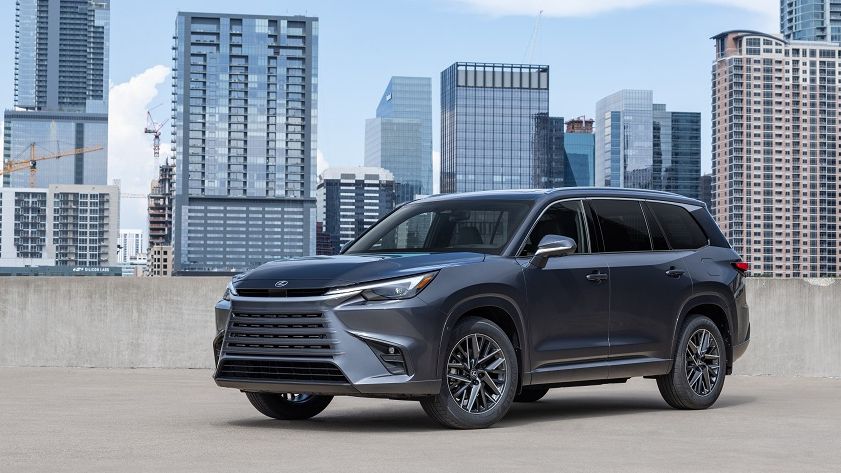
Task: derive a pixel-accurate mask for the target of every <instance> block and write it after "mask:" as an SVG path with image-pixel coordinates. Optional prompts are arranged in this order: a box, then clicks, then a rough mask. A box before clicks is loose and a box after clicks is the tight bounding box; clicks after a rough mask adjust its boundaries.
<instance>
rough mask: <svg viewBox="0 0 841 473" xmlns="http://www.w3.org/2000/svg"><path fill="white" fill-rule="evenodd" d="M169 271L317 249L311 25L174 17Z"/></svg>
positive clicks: (238, 266) (252, 262) (242, 264)
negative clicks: (172, 206)
mask: <svg viewBox="0 0 841 473" xmlns="http://www.w3.org/2000/svg"><path fill="white" fill-rule="evenodd" d="M175 37H176V39H175V47H174V55H173V62H174V67H173V97H172V98H173V110H174V112H173V134H174V137H173V143H174V146H173V151H174V152H175V157H176V173H177V178H176V196H175V209H174V213H175V215H174V220H175V221H174V230H173V232H174V247H175V262H174V265H175V271H178V272H190V271H243V270H247V269H249V268H253V267H255V266H258V265H260V264H262V263H264V262H266V261H269V260H272V259H278V258H283V257H291V256H302V255H310V254H314V253H315V235H314V233H315V197H314V187H315V161H316V123H317V117H316V113H317V112H316V110H317V104H316V100H317V96H318V94H317V77H318V20H317V19H316V18H312V17H304V16H288V17H287V16H255V15H226V14H215V13H186V12H181V13H179V14H178V17H177V19H176V33H175Z"/></svg>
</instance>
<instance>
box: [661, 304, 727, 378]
mask: <svg viewBox="0 0 841 473" xmlns="http://www.w3.org/2000/svg"><path fill="white" fill-rule="evenodd" d="M734 309H735V308H734V303H728V301H727V299H725V298H724V297H723V296H722V295H720V294H717V293H706V294H699V295H696V296H694V297H693V298H692V299H690V300H688V301H687V302H686V303H685V304H684V305H683V309H682V310H681V313H680V316H679V317H678V319H677V321H676V323H675V327H674V331H673V335H672V353H673V354H674V353H675V349H676V346H677V342H678V335H679V330H680V329H681V328H683V326H684V324H685V323H686V321H687V319H688V318H689V317H690V316H692V315H704V316H706V317H709V318H710V319H711V320H712V321H713V322H714V323H715V324H716V326H718V329H719V331H720V332H721V336H722V337H723V338H724V345H725V350H726V353H727V371H726V372H727V374H730V373H731V372H732V370H733V334H734V333H735V330H736V327H734V325H733V316H732V314H733V311H734ZM673 362H674V361H673Z"/></svg>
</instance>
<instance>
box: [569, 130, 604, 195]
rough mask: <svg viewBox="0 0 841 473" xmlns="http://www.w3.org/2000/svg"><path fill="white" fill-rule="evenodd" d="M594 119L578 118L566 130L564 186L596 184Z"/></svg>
mask: <svg viewBox="0 0 841 473" xmlns="http://www.w3.org/2000/svg"><path fill="white" fill-rule="evenodd" d="M595 139H596V137H595V135H593V120H591V119H584V118H583V117H582V118H576V119H574V120H570V121H568V122H567V123H566V132H564V186H566V187H580V186H592V185H594V172H595V169H594V168H595V159H596V149H595V147H596V142H595Z"/></svg>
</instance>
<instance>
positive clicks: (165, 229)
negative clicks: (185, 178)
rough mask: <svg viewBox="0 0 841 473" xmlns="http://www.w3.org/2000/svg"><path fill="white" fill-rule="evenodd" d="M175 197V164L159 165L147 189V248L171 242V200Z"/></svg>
mask: <svg viewBox="0 0 841 473" xmlns="http://www.w3.org/2000/svg"><path fill="white" fill-rule="evenodd" d="M174 197H175V164H174V163H170V162H169V160H167V162H166V163H165V164H163V165H161V166H160V168H159V170H158V177H157V178H156V179H153V180H152V185H151V189H150V190H149V205H148V215H149V248H152V247H155V246H161V245H163V246H167V245H171V244H172V202H173V198H174Z"/></svg>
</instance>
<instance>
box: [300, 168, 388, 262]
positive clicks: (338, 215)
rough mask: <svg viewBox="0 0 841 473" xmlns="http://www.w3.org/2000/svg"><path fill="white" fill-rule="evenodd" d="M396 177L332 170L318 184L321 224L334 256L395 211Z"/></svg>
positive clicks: (370, 171)
mask: <svg viewBox="0 0 841 473" xmlns="http://www.w3.org/2000/svg"><path fill="white" fill-rule="evenodd" d="M394 188H395V185H394V175H393V174H392V173H391V172H389V171H387V170H385V169H382V168H375V167H367V166H366V167H348V168H329V169H327V170H325V171H324V172H323V173H322V174H321V179H320V181H319V183H318V191H317V195H318V221H319V222H321V224H322V227H323V231H324V232H325V233H326V234H327V235H329V237H330V245H331V246H332V252H331V254H337V253H338V252H339V250H340V249H341V247H342V245H344V244H345V243H347V242H349V241H351V240H353V239H354V238H356V237H357V236H359V235H360V234H361V233H362V232H364V231H365V230H366V229H367V228H368V227H370V226H371V225H373V224H374V223H375V222H376V221H377V220H379V219H380V217H382V216H383V215H385V214H387V213H388V212H390V211H391V210H392V209H393V208H394V202H395V192H394Z"/></svg>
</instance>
